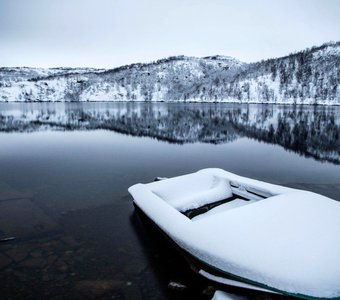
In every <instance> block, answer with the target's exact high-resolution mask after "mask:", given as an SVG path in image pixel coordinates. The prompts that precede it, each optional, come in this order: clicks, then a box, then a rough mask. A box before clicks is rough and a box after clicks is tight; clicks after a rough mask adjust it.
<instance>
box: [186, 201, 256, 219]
mask: <svg viewBox="0 0 340 300" xmlns="http://www.w3.org/2000/svg"><path fill="white" fill-rule="evenodd" d="M253 202H256V200H245V199H240V198H236V199H235V200H232V201H230V202H227V203H223V204H221V205H219V206H216V207H214V208H212V209H210V210H208V211H207V212H205V213H203V214H200V215H197V216H195V217H193V218H192V219H191V220H192V221H198V220H201V219H204V218H207V217H210V216H213V215H216V214H218V213H221V212H224V211H227V210H231V209H234V208H237V207H240V206H243V205H248V204H250V203H253Z"/></svg>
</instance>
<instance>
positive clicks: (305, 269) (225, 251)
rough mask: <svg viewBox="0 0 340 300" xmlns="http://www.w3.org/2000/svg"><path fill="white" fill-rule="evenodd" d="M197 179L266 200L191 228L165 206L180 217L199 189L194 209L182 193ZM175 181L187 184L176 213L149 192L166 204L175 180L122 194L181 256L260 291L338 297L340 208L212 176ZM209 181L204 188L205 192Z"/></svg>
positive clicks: (177, 191) (176, 190)
mask: <svg viewBox="0 0 340 300" xmlns="http://www.w3.org/2000/svg"><path fill="white" fill-rule="evenodd" d="M203 174H204V175H203ZM201 175H202V178H203V177H204V178H207V177H209V176H211V177H212V178H215V177H216V178H219V179H220V182H229V181H233V182H237V183H238V184H239V185H240V186H242V187H243V188H244V189H249V188H255V189H257V190H263V192H264V193H269V194H271V195H273V196H272V197H269V198H266V199H263V200H259V201H255V202H254V203H251V204H249V205H243V206H241V207H238V208H234V209H229V210H225V211H221V212H218V213H216V214H212V215H211V216H207V217H205V218H202V219H199V220H195V221H192V220H190V219H189V218H187V217H186V216H185V215H183V214H182V213H180V212H179V210H178V209H176V208H175V207H174V206H172V205H171V204H173V203H175V206H176V207H180V208H181V209H183V208H184V207H190V203H189V200H188V199H190V201H193V202H194V206H197V205H198V204H199V203H201V200H202V199H200V195H201V192H203V191H202V189H199V191H197V193H196V192H195V194H196V195H197V196H198V199H199V201H198V202H197V203H195V196H194V195H193V194H190V192H188V190H191V189H190V186H191V187H193V185H191V184H192V182H190V179H189V177H188V176H193V178H195V180H194V181H193V182H196V178H197V177H198V176H201ZM183 177H184V179H185V180H186V184H190V186H189V187H186V186H185V185H184V187H185V189H184V192H185V194H186V195H187V196H188V197H187V198H185V197H184V196H183V197H182V201H183V203H185V204H184V205H183V207H181V204H180V203H179V202H177V201H176V199H173V198H171V197H170V203H171V204H170V203H168V202H166V201H163V199H162V198H160V197H159V196H157V195H156V194H155V193H154V191H155V190H157V192H158V194H162V191H166V193H165V194H166V197H169V195H170V196H173V197H175V196H181V191H182V189H183V185H180V184H181V177H177V178H171V179H167V180H163V181H160V182H154V183H150V184H137V185H134V186H132V187H130V188H129V192H130V193H131V195H132V196H133V198H134V201H135V203H136V205H137V206H138V207H140V208H141V209H142V210H143V211H144V213H146V215H148V217H149V218H151V219H152V220H153V221H154V222H155V223H156V224H157V225H158V226H159V227H160V228H161V229H162V230H163V231H164V232H165V233H166V234H168V235H169V236H170V237H171V238H172V239H173V240H174V241H175V242H176V243H177V244H178V245H179V246H180V247H181V248H183V249H185V250H186V251H188V252H189V253H191V254H192V255H193V256H195V257H196V258H198V259H199V260H201V261H204V262H206V263H207V264H209V265H211V266H213V267H215V268H218V269H220V270H222V271H225V272H227V273H230V274H233V275H235V276H238V277H241V278H245V279H247V280H248V281H250V282H252V283H253V284H256V283H258V284H261V285H262V286H263V287H264V288H272V289H275V290H278V291H283V292H286V293H291V294H301V295H305V296H309V297H325V298H335V297H340V259H339V253H340V203H338V202H336V201H335V200H332V199H330V198H327V197H324V196H321V195H318V194H315V193H311V192H307V191H301V190H296V189H290V188H285V187H281V186H277V185H272V184H268V183H264V182H260V181H256V180H252V179H248V178H244V177H240V176H237V175H235V174H232V173H229V172H226V171H224V170H220V169H205V170H201V171H199V172H197V173H194V174H193V175H187V176H182V178H183ZM212 181H213V179H210V181H209V183H207V184H206V187H207V186H208V187H209V186H210V187H211V182H212ZM161 186H162V187H163V188H164V189H163V188H161ZM197 186H199V185H197ZM170 187H171V188H170ZM195 187H196V185H195ZM171 191H173V193H172V192H171ZM193 191H195V188H194V189H193ZM165 194H164V195H165ZM164 195H163V197H164ZM209 196H211V197H212V198H213V195H209ZM166 197H165V198H166ZM212 198H211V199H212ZM216 198H219V197H216ZM167 200H169V199H168V198H167Z"/></svg>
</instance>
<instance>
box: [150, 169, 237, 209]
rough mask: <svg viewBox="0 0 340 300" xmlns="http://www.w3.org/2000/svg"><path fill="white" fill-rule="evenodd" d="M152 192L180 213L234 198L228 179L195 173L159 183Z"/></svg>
mask: <svg viewBox="0 0 340 300" xmlns="http://www.w3.org/2000/svg"><path fill="white" fill-rule="evenodd" d="M151 190H152V192H153V193H154V194H155V195H157V196H158V197H159V198H161V199H163V200H164V201H165V202H167V203H168V204H169V205H171V206H173V207H174V208H176V209H177V210H178V211H180V212H184V211H187V210H189V209H194V208H198V207H201V206H203V205H206V204H209V203H213V202H217V201H220V200H223V199H227V198H229V197H231V196H232V190H231V187H230V183H229V181H228V180H227V179H225V178H221V177H217V176H214V175H211V174H206V173H195V174H191V175H184V176H179V177H175V178H171V179H166V180H163V181H159V182H157V185H155V187H152V188H151Z"/></svg>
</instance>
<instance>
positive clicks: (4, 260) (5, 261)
mask: <svg viewBox="0 0 340 300" xmlns="http://www.w3.org/2000/svg"><path fill="white" fill-rule="evenodd" d="M11 263H12V260H11V259H9V258H8V257H7V256H6V255H3V254H1V253H0V269H2V268H5V267H7V266H8V265H10V264H11Z"/></svg>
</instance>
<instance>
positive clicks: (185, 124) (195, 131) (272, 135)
mask: <svg viewBox="0 0 340 300" xmlns="http://www.w3.org/2000/svg"><path fill="white" fill-rule="evenodd" d="M0 111H1V112H0V131H2V132H33V131H41V130H96V129H105V130H112V131H116V132H120V133H124V134H129V135H132V136H147V137H152V138H156V139H158V140H161V141H166V142H170V143H178V144H184V143H196V142H202V143H211V144H217V143H227V142H231V141H234V140H236V139H238V138H240V137H248V138H253V139H256V140H258V141H263V142H266V143H271V144H278V145H280V146H282V147H284V148H285V149H288V150H291V151H294V152H296V153H299V154H301V155H304V156H306V157H313V158H315V159H317V160H320V161H328V162H332V163H334V164H339V163H340V108H339V107H311V106H277V105H256V104H255V105H242V104H165V103H154V104H151V103H84V104H79V103H57V104H53V103H47V104H45V103H41V104H29V103H24V104H19V103H16V104H1V105H0Z"/></svg>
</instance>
